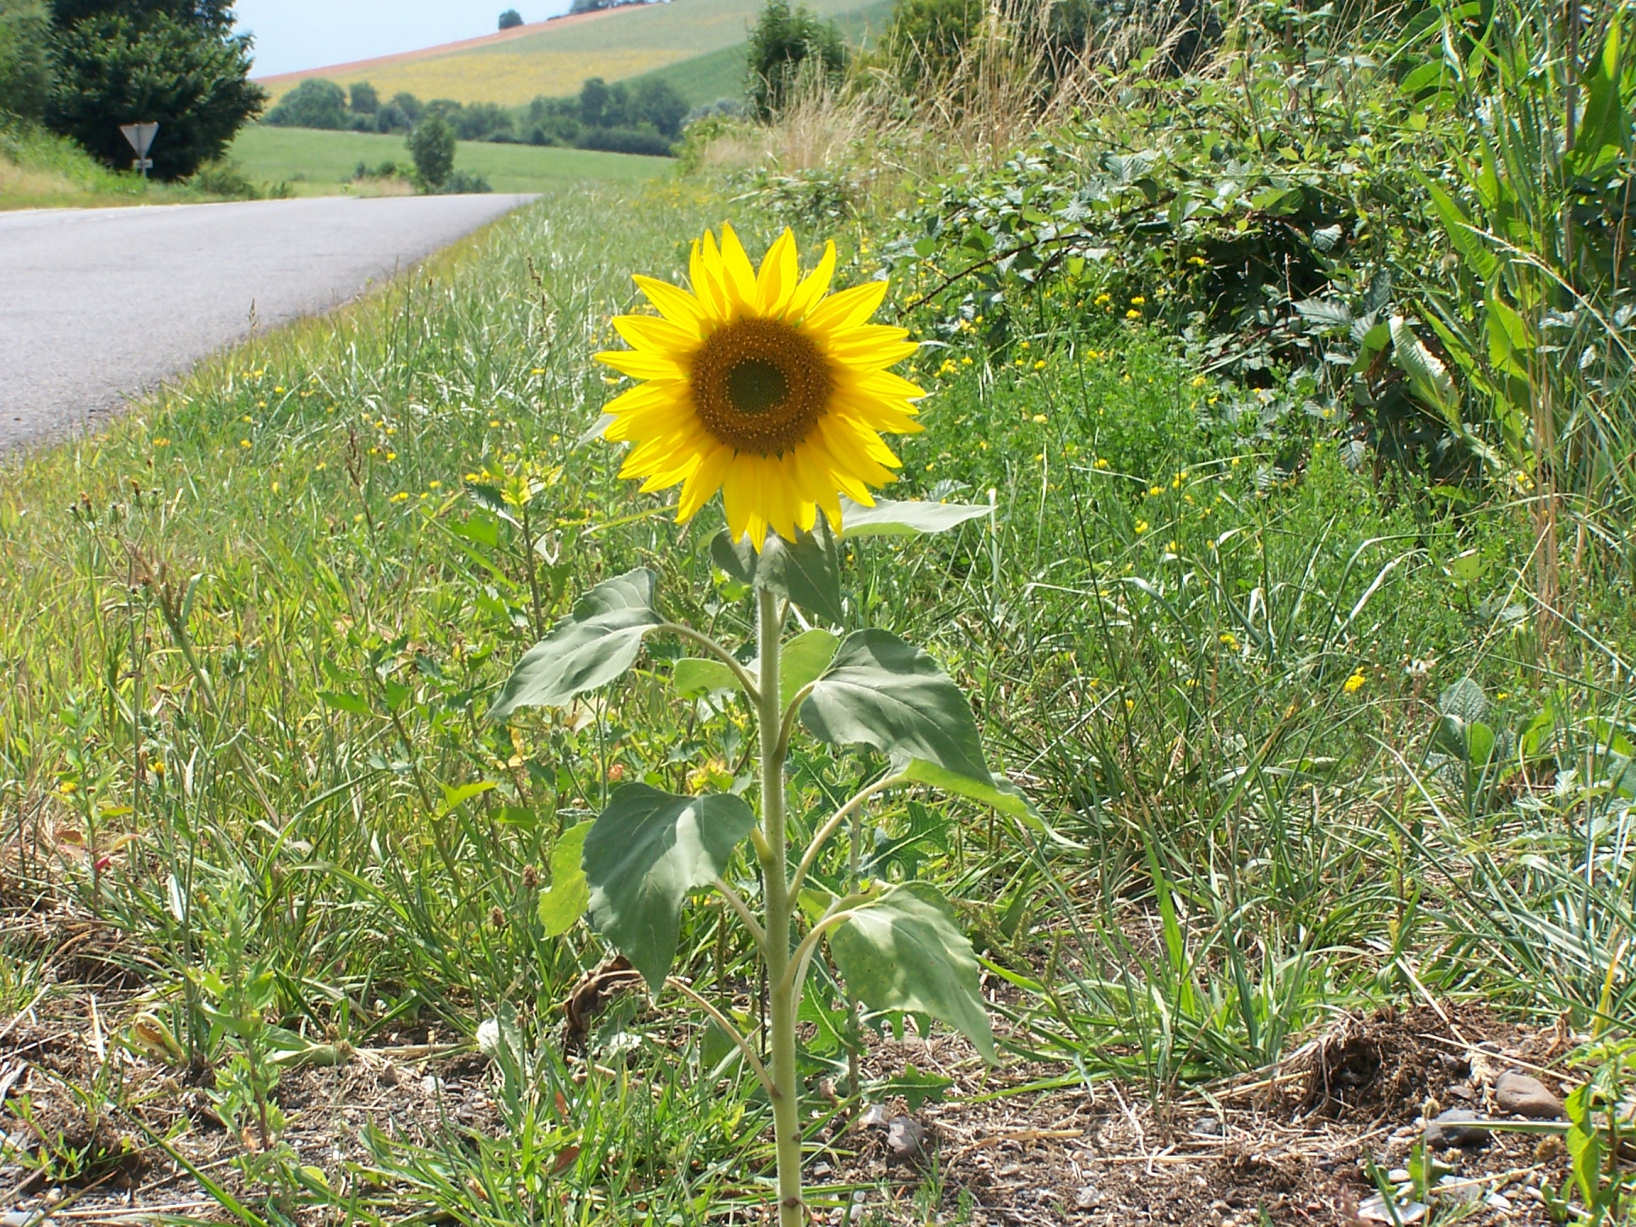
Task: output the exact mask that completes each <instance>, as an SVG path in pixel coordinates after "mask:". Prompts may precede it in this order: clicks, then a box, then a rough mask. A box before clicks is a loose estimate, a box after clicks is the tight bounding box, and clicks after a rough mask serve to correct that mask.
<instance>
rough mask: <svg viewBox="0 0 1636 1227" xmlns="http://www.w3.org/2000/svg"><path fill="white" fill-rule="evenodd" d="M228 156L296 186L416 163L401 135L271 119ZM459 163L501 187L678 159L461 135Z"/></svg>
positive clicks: (634, 177)
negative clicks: (283, 124)
mask: <svg viewBox="0 0 1636 1227" xmlns="http://www.w3.org/2000/svg"><path fill="white" fill-rule="evenodd" d="M227 156H228V157H229V158H230V159H231V160H232V161H234V162H237V163H238V164H239V165H240V166H241V167H242V168H243V169H244V171H245V173H246V174H247V175H249V176H250V178H252V179H256V180H261V181H266V182H274V183H276V182H279V181H285V182H289V183H291V184H293V185H295V187H296V189H297V190H298V191H301V190H304V189H305V188H311V187H314V186H318V185H322V186H324V187H332V186H333V185H335V184H340V183H347V182H349V181H350V180H351V179H352V175H353V172H354V171H355V170H356V169H357V166H358V163H359V162H364V163H366V164H367V165H368V166H370V167H371V168H373V167H375V166H378V165H379V164H380V163H382V162H386V161H392V162H396V163H397V164H398V165H399V166H400V167H403V168H405V169H408V168H410V167H412V166H413V165H414V163H413V160H412V159H411V158H410V157H409V150H408V147H407V146H406V144H405V143H404V139H403V137H401V136H394V135H386V134H381V135H377V134H375V133H369V132H323V131H319V130H316V129H311V128H274V127H269V126H267V125H266V124H251V125H250V126H248V127H246V128H245V129H244V130H243V131H241V132H240V133H239V135H238V137H237V138H236V139H235V140H234V142H233V144H232V145H231V146H230V147H229V149H228V154H227ZM454 165H455V169H456V170H463V171H469V172H471V173H474V174H479V175H482V176H483V177H484V178H486V179H487V180H488V181H489V185H490V186H491V187H492V188H493V189H494V190H495V191H497V192H540V191H547V190H550V189H552V188H556V187H561V186H562V185H564V184H567V183H582V182H603V183H634V182H636V181H639V180H642V179H648V178H651V177H653V176H655V175H658V174H661V173H664V172H666V171H667V170H669V169H670V168H671V167H672V166H673V163H672V162H671V161H670V160H669V159H668V158H648V157H639V156H636V155H632V154H622V153H598V152H595V151H593V150H587V149H552V148H539V147H536V146H533V145H497V144H492V143H490V142H488V141H461V142H459V143H458V144H457V146H456V147H455V157H454Z"/></svg>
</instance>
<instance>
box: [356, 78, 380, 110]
mask: <svg viewBox="0 0 1636 1227" xmlns="http://www.w3.org/2000/svg"><path fill="white" fill-rule="evenodd" d="M348 92H349V93H350V94H351V97H352V113H353V114H354V115H374V114H376V113H377V112H379V111H380V109H381V96H380V95H379V94H377V93H376V92H375V87H374V86H373V85H371V84H370V83H369V82H368V81H354V82H353V83H352V88H351V90H350V91H348Z"/></svg>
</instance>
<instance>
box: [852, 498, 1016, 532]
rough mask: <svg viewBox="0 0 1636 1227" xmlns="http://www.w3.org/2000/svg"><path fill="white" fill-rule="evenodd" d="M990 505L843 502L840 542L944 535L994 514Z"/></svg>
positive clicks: (888, 500)
mask: <svg viewBox="0 0 1636 1227" xmlns="http://www.w3.org/2000/svg"><path fill="white" fill-rule="evenodd" d="M993 511H994V508H993V507H991V506H989V505H988V504H987V503H928V502H923V501H920V500H904V501H894V500H892V499H884V498H882V499H876V500H875V505H874V506H873V507H864V506H862V505H861V504H858V503H854V502H852V501H851V500H850V499H845V498H843V499H842V500H841V539H842V540H844V541H850V540H851V539H852V538H853V537H918V536H920V535H921V534H923V533H943V532H948V530H949V529H951V528H958V527H960V525H962V524H964V523H966V522H967V521H968V520H976V519H979V518H981V517H983V516H986V515H991V514H993Z"/></svg>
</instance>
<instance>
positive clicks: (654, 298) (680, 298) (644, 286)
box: [631, 273, 706, 337]
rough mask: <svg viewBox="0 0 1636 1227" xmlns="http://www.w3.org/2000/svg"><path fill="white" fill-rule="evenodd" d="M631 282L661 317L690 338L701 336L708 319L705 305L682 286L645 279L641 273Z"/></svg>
mask: <svg viewBox="0 0 1636 1227" xmlns="http://www.w3.org/2000/svg"><path fill="white" fill-rule="evenodd" d="M631 280H633V281H634V282H636V288H637V289H639V290H641V291H642V293H643V294H645V295H647V299H648V301H649V302H650V303H652V304H653V306H654V309H655V310H657V311H658V312H659V314H660V315H662V316H664V317H665V318H666V319H667V320H669V321H670V322H671V323H672V324H675V325H676V327H678V328H680V329H682V330H683V331H684V332H686V333H687V334H688V335H689V336H692V337H698V336H699V335H700V334H701V332H702V331H703V328H704V321H705V318H706V317H705V308H704V304H703V303H701V302H700V301H699V300H698V299H697V298H695V297H693V295H691V294H689V293H688V292H687V291H686V290H684V289H682V288H681V287H680V286H675V285H671V284H670V282H668V281H660V280H658V279H657V278H654V277H644V276H642V275H641V274H640V273H638V274H637V275H636V276H635V277H633V278H631Z"/></svg>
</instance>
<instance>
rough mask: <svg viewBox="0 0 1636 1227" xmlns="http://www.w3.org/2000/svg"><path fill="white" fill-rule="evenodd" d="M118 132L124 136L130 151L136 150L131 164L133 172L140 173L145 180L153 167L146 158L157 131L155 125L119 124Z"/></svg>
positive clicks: (150, 161)
mask: <svg viewBox="0 0 1636 1227" xmlns="http://www.w3.org/2000/svg"><path fill="white" fill-rule="evenodd" d="M119 130H120V131H121V132H122V133H124V134H125V139H126V140H127V141H129V142H130V146H131V148H132V149H134V150H136V159H135V160H134V161H133V162H132V163H131V166H132V168H133V169H135V170H139V171H141V172H142V177H143V178H144V179H145V178H147V176H148V171H149V170H150V169H151V168H152V166H153V159H152V158H150V157H149V156H148V150H149V149H150V148H152V146H153V138H154V134H155V133H156V132H158V131H159V125H158V124H156V123H140V124H120V125H119Z"/></svg>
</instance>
